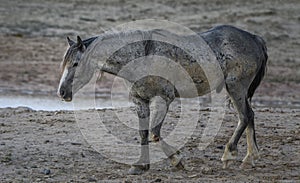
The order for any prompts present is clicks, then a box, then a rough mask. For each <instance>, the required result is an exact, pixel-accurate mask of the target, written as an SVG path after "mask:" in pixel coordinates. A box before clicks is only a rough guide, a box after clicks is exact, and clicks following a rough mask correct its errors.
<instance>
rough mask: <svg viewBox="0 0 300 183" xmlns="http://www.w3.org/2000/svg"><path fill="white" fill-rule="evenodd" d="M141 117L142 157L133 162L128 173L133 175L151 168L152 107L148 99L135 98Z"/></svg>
mask: <svg viewBox="0 0 300 183" xmlns="http://www.w3.org/2000/svg"><path fill="white" fill-rule="evenodd" d="M133 102H134V104H135V105H136V110H137V114H138V117H139V134H140V136H141V157H140V159H139V161H138V162H136V163H135V164H133V165H132V166H131V168H130V169H129V171H128V173H129V174H132V175H137V174H142V173H144V172H145V171H147V170H149V168H150V158H149V139H148V136H149V117H150V109H149V104H148V102H147V101H144V100H142V99H139V98H136V97H134V98H133Z"/></svg>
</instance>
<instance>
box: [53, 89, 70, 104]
mask: <svg viewBox="0 0 300 183" xmlns="http://www.w3.org/2000/svg"><path fill="white" fill-rule="evenodd" d="M57 95H58V96H59V97H60V98H61V99H62V100H63V101H66V102H71V101H72V92H68V91H67V90H65V89H64V88H60V90H59V91H58V92H57Z"/></svg>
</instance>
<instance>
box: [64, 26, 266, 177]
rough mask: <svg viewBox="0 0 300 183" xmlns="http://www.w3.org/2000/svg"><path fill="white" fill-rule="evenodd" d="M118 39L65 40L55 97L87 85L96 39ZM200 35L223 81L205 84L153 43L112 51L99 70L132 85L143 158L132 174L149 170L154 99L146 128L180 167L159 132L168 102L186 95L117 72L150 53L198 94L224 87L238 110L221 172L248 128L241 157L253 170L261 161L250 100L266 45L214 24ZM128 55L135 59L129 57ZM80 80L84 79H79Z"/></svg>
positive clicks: (198, 72)
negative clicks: (179, 70)
mask: <svg viewBox="0 0 300 183" xmlns="http://www.w3.org/2000/svg"><path fill="white" fill-rule="evenodd" d="M154 31H155V30H154ZM156 31H157V30H156ZM122 35H123V34H122V33H115V34H110V35H105V34H104V35H100V36H98V37H92V38H89V39H86V40H83V41H82V40H81V38H80V37H79V36H78V37H77V42H75V41H72V40H71V39H69V38H68V43H69V45H70V47H69V49H68V50H67V52H66V54H65V57H64V60H63V62H62V76H61V79H60V84H59V88H58V95H59V96H60V97H61V98H62V99H63V100H65V101H71V100H72V97H73V95H74V94H75V93H76V92H77V91H78V90H79V89H80V88H82V87H83V86H84V85H85V84H86V83H88V82H89V80H90V79H91V77H92V75H93V72H94V70H95V69H97V65H95V64H94V65H93V64H87V63H84V62H88V59H85V60H83V59H82V57H83V56H84V55H85V54H88V52H87V50H88V49H89V48H90V47H91V44H93V43H94V42H95V40H98V41H99V40H100V42H101V40H103V41H104V40H105V39H108V38H109V37H118V38H122ZM198 35H199V36H200V37H201V38H202V39H203V40H204V41H205V42H206V43H207V44H208V45H209V47H210V49H211V50H213V54H214V56H215V57H216V60H217V61H218V64H219V66H220V68H221V70H222V73H223V78H222V80H218V81H217V82H215V83H214V84H213V85H210V84H209V83H208V82H207V80H208V78H206V76H205V73H204V72H203V70H202V68H201V67H199V65H198V64H197V62H195V61H194V59H193V58H192V57H191V56H190V55H189V54H187V53H186V52H184V50H182V49H180V48H178V47H176V46H174V45H171V44H168V43H165V42H159V41H155V40H144V41H140V42H135V43H133V44H130V45H128V46H127V48H126V47H125V48H122V49H120V50H118V51H116V52H115V53H114V54H113V55H112V56H110V57H109V58H108V59H107V60H106V61H105V63H104V64H103V65H101V67H100V68H99V69H100V70H101V71H103V72H108V73H111V74H113V75H116V76H119V77H122V78H124V79H125V80H127V81H129V82H134V83H133V84H132V87H131V91H130V94H131V97H132V99H133V102H134V104H135V105H136V110H137V115H138V117H139V127H140V130H139V133H140V136H141V157H140V160H139V161H138V162H137V163H135V164H133V165H132V167H131V168H130V170H129V173H130V174H141V173H143V172H144V171H147V170H148V169H149V168H150V161H149V147H148V143H149V140H148V135H149V129H148V128H149V120H150V117H149V116H150V107H149V106H150V104H151V102H153V99H156V98H157V96H159V99H158V101H155V105H156V109H157V110H155V111H154V112H153V114H152V115H153V118H152V120H153V121H152V123H151V124H155V125H154V126H152V127H151V128H150V130H151V132H152V140H153V141H155V142H157V143H159V144H160V145H161V147H162V150H163V151H164V153H165V154H166V155H167V156H168V157H169V158H170V159H171V162H172V164H173V165H174V166H177V167H182V166H183V164H182V163H181V158H182V156H181V155H180V152H179V151H177V150H176V149H175V148H174V147H172V146H170V145H168V144H167V143H166V142H165V141H164V140H163V139H162V138H161V136H160V129H161V126H162V123H163V121H164V118H165V116H166V113H167V111H168V108H169V105H170V104H171V102H172V101H173V100H174V99H175V98H176V97H181V98H182V97H185V96H184V94H183V95H181V93H182V92H181V93H180V92H178V90H177V88H176V87H175V86H174V84H173V83H172V82H169V81H168V80H166V79H164V78H161V77H157V76H148V77H144V78H142V79H140V80H138V81H134V80H132V79H131V78H130V76H131V74H133V73H129V74H128V73H127V75H126V74H124V75H122V74H121V75H120V74H119V72H120V70H121V69H122V68H123V67H124V66H126V64H128V63H129V62H130V61H131V60H132V59H134V58H138V57H145V56H149V55H160V56H164V57H168V58H170V59H172V60H176V62H177V63H179V64H180V65H182V66H183V67H184V68H185V69H186V71H187V73H188V74H189V75H190V76H191V78H192V79H193V82H194V83H195V86H196V89H197V96H202V95H204V94H207V93H209V92H211V91H212V90H217V91H220V90H222V88H223V87H224V86H225V88H226V90H227V93H228V95H229V97H230V98H231V101H232V103H233V104H234V106H235V108H236V110H237V112H238V117H239V123H238V126H237V128H236V129H235V131H234V133H233V135H232V137H231V138H230V140H229V142H228V143H227V145H226V148H225V151H224V154H223V156H222V158H221V160H222V161H223V163H224V168H226V167H228V165H229V163H230V162H232V161H234V160H235V159H236V158H237V153H238V150H237V144H238V141H239V139H240V137H241V135H242V133H243V132H244V131H245V130H246V134H247V155H246V156H245V158H244V159H243V163H242V165H251V166H255V165H254V161H255V160H256V159H257V158H258V157H259V153H258V147H257V143H256V137H255V128H254V112H253V110H252V109H251V105H250V102H251V98H252V96H253V94H254V92H255V90H256V88H257V87H258V86H259V84H260V82H261V80H262V79H263V77H264V75H265V70H266V64H267V59H268V55H267V48H266V45H265V42H264V40H263V39H262V38H261V37H259V36H257V35H253V34H251V33H248V32H246V31H243V30H240V29H238V28H235V27H233V26H228V25H223V26H217V27H215V28H213V29H211V30H209V31H207V32H204V33H199V34H198ZM132 54H134V55H135V56H132ZM79 67H82V68H83V70H84V71H83V72H80V71H79ZM81 70H82V69H81ZM76 72H78V73H79V74H78V73H77V75H76ZM78 77H82V78H81V79H77V78H78ZM183 93H184V92H183ZM187 93H188V91H187ZM197 96H188V97H197Z"/></svg>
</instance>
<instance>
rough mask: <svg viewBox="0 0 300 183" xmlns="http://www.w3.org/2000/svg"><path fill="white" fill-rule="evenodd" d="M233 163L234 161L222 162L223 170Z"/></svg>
mask: <svg viewBox="0 0 300 183" xmlns="http://www.w3.org/2000/svg"><path fill="white" fill-rule="evenodd" d="M233 161H234V160H226V161H223V169H227V168H228V167H229V166H230V165H231V164H232V163H233Z"/></svg>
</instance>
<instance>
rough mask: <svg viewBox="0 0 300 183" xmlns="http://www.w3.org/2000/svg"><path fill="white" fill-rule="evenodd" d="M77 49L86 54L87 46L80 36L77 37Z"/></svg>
mask: <svg viewBox="0 0 300 183" xmlns="http://www.w3.org/2000/svg"><path fill="white" fill-rule="evenodd" d="M77 47H78V48H79V50H80V51H82V52H84V51H85V48H86V47H85V45H84V43H83V41H82V39H81V38H80V37H79V36H77Z"/></svg>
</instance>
